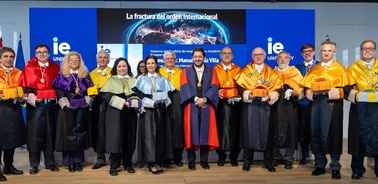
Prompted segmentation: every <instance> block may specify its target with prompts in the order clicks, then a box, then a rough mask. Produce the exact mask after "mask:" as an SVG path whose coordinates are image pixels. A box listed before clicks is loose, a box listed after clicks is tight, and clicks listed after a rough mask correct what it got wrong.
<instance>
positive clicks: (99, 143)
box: [89, 67, 112, 153]
mask: <svg viewBox="0 0 378 184" xmlns="http://www.w3.org/2000/svg"><path fill="white" fill-rule="evenodd" d="M98 70H99V68H98V67H97V68H96V69H94V70H93V71H92V72H91V73H89V76H90V78H91V81H92V83H93V85H94V87H96V88H97V89H98V91H100V90H101V88H102V86H104V84H105V82H106V81H107V80H108V78H109V77H111V74H110V72H111V70H112V68H110V67H106V72H105V75H102V74H101V73H99V72H98ZM92 98H93V103H92V110H91V111H90V115H89V117H90V120H91V124H92V128H91V133H90V137H91V139H90V140H91V141H90V142H91V145H92V146H93V149H94V150H95V151H96V152H98V153H105V151H106V149H105V113H106V107H107V104H106V102H105V101H104V100H103V98H102V93H99V94H98V95H95V96H92Z"/></svg>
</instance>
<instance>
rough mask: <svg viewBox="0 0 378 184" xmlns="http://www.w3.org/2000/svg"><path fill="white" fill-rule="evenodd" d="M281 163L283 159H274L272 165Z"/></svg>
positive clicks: (275, 165)
mask: <svg viewBox="0 0 378 184" xmlns="http://www.w3.org/2000/svg"><path fill="white" fill-rule="evenodd" d="M282 163H283V160H280V159H274V160H273V163H272V165H273V166H274V167H277V166H279V165H281V164H282Z"/></svg>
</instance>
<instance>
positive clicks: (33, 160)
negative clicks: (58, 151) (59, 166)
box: [29, 144, 55, 167]
mask: <svg viewBox="0 0 378 184" xmlns="http://www.w3.org/2000/svg"><path fill="white" fill-rule="evenodd" d="M46 145H48V144H46ZM42 152H43V157H44V158H45V166H50V165H55V158H54V153H53V151H51V150H49V151H47V150H45V151H42ZM40 161H41V152H29V163H30V167H38V166H39V162H40Z"/></svg>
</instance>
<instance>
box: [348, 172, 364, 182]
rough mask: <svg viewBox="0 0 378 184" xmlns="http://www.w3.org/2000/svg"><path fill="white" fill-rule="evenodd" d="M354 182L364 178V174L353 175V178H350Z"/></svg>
mask: <svg viewBox="0 0 378 184" xmlns="http://www.w3.org/2000/svg"><path fill="white" fill-rule="evenodd" d="M350 177H351V178H352V179H354V180H359V179H361V177H362V174H358V173H353V174H352V176H350Z"/></svg>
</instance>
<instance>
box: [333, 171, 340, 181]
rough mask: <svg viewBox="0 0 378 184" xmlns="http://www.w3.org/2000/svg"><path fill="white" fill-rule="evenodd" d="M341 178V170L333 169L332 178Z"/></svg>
mask: <svg viewBox="0 0 378 184" xmlns="http://www.w3.org/2000/svg"><path fill="white" fill-rule="evenodd" d="M340 178H341V175H340V171H335V170H333V171H332V179H334V180H338V179H340Z"/></svg>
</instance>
